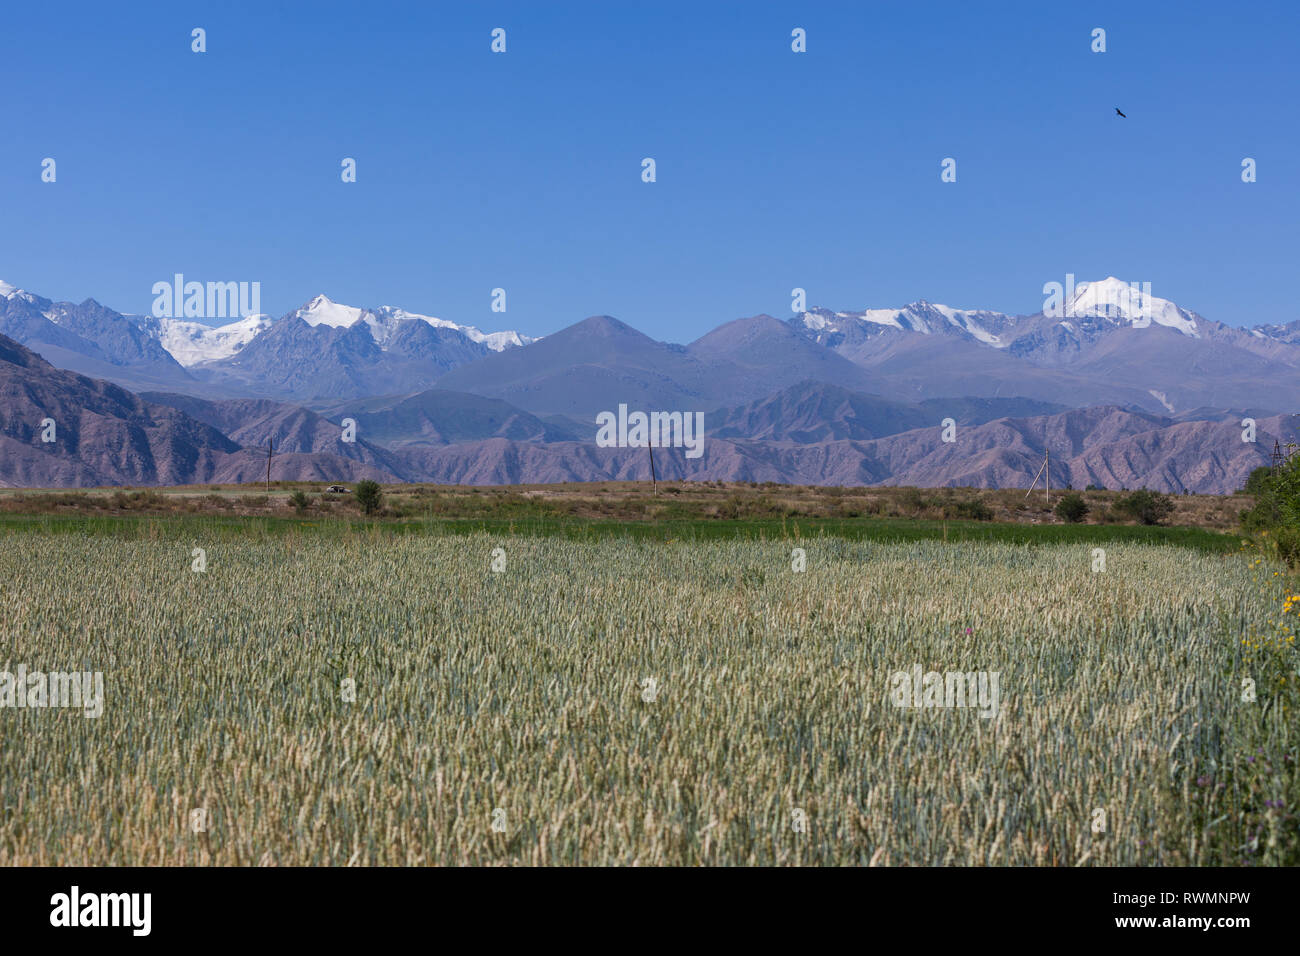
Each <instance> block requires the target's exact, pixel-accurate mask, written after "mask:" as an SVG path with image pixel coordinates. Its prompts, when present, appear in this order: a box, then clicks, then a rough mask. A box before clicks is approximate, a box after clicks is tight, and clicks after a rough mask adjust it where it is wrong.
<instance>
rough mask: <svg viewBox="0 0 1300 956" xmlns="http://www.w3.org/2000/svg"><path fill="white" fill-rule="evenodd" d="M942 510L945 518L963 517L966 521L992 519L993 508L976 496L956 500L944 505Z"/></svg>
mask: <svg viewBox="0 0 1300 956" xmlns="http://www.w3.org/2000/svg"><path fill="white" fill-rule="evenodd" d="M943 512H944V517H945V518H949V517H951V518H965V519H967V520H968V521H992V520H993V509H992V508H990V507H989V506H988V505H986V504H985V503H984V502H982V501H980V500H979V499H978V498H976V499H974V500H972V501H957V502H954V503H953V504H951V505H945V506H944V509H943Z"/></svg>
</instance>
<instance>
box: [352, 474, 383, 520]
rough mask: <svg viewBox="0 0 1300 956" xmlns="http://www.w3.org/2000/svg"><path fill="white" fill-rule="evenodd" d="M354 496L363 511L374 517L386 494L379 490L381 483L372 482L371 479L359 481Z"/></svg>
mask: <svg viewBox="0 0 1300 956" xmlns="http://www.w3.org/2000/svg"><path fill="white" fill-rule="evenodd" d="M353 494H355V495H356V497H357V504H359V505H360V506H361V510H362V511H363V512H365V513H366V514H368V515H372V514H374V513H375V512H376V511H378V510H379V504H380V502H381V501H383V498H384V493H383V492H382V491H381V490H380V488H379V482H377V481H371V480H370V479H369V478H363V479H362V480H361V481H358V482H357V487H356V489H355V490H354V491H353Z"/></svg>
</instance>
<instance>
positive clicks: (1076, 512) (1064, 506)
mask: <svg viewBox="0 0 1300 956" xmlns="http://www.w3.org/2000/svg"><path fill="white" fill-rule="evenodd" d="M1089 510H1090V509H1089V508H1088V502H1086V501H1084V500H1083V496H1082V495H1076V494H1068V495H1066V496H1065V497H1064V498H1062V499H1061V500H1060V501H1058V502H1057V503H1056V516H1057V517H1058V518H1060V519H1061V520H1063V521H1068V522H1070V524H1078V523H1079V522H1080V521H1082V520H1083V519H1084V518H1086V517H1087V516H1088V511H1089Z"/></svg>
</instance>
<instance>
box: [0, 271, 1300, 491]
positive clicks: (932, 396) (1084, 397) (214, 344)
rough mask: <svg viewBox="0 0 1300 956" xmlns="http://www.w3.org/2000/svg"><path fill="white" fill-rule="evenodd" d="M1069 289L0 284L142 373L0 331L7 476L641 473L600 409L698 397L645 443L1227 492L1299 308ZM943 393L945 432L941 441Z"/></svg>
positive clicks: (778, 475) (11, 308) (1273, 423)
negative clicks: (639, 290) (600, 310)
mask: <svg viewBox="0 0 1300 956" xmlns="http://www.w3.org/2000/svg"><path fill="white" fill-rule="evenodd" d="M1059 306H1060V308H1059V310H1053V314H1045V313H1038V314H1036V315H1020V316H1015V315H1007V314H1003V313H998V312H991V311H981V310H961V309H953V308H949V307H948V306H944V305H938V304H934V303H930V302H926V301H924V300H921V301H918V302H915V303H913V304H911V305H909V306H906V307H904V308H902V309H868V310H864V311H861V312H830V311H828V310H824V309H814V310H811V311H809V312H806V313H803V314H801V315H798V316H795V317H794V318H793V319H791V320H788V321H785V322H782V321H779V320H777V319H774V318H772V317H771V316H767V315H759V316H754V317H751V318H745V319H737V320H734V321H731V322H727V323H724V324H723V325H720V326H719V327H717V328H716V329H713V330H712V331H710V332H708V333H707V334H705V335H703V336H701V337H700V338H698V339H696V340H695V341H694V342H692V343H691V344H690V345H685V346H684V345H675V344H671V343H665V342H657V341H655V340H654V339H651V338H650V337H648V336H646V335H644V334H642V333H641V332H638V331H637V330H636V329H633V328H631V327H630V326H628V325H626V324H624V323H623V322H620V321H619V320H617V319H614V318H611V317H609V316H594V317H592V318H589V319H585V320H583V321H581V322H578V323H576V324H574V325H571V326H569V327H567V328H565V329H562V330H561V331H559V332H557V333H555V334H554V335H550V336H547V337H545V338H542V339H539V340H532V339H529V338H527V337H525V336H520V335H518V334H516V333H512V332H501V333H483V332H480V331H479V330H477V329H474V328H471V327H468V326H459V325H455V324H454V323H451V322H447V321H445V320H442V319H434V318H430V317H427V316H420V315H416V314H414V313H409V312H405V311H403V310H401V309H396V308H392V307H384V308H380V309H359V308H354V307H351V306H344V305H340V304H338V303H335V302H332V301H330V300H329V299H327V298H325V297H324V296H317V297H315V298H313V299H312V300H310V301H309V302H307V303H306V304H305V305H304V306H303V307H302V308H300V309H297V310H295V311H294V312H291V313H289V314H288V315H286V316H284V317H283V318H281V319H278V320H271V319H269V318H267V317H266V316H251V317H249V318H247V319H241V320H238V321H235V322H232V323H230V324H228V325H226V326H223V327H220V328H216V329H211V328H206V327H202V326H199V324H198V323H193V322H182V321H176V320H169V319H152V318H148V317H139V316H134V317H133V316H123V315H121V314H119V313H117V312H114V311H112V310H111V309H107V308H105V307H104V306H101V305H99V304H98V303H96V302H94V301H93V300H87V301H86V302H83V303H81V304H80V305H73V304H71V303H57V302H52V301H50V300H48V299H42V298H40V297H38V296H34V295H31V294H29V293H26V292H22V291H21V290H18V289H15V288H14V287H13V286H10V285H6V284H3V283H0V332H3V333H4V334H8V335H10V336H11V337H13V338H15V339H17V340H18V341H20V342H22V343H25V344H28V345H29V346H30V347H32V348H34V349H37V350H39V351H40V352H42V353H43V356H44V358H45V359H49V360H50V361H51V362H52V363H53V364H54V365H58V366H66V367H67V368H70V369H72V370H74V371H81V372H83V373H84V374H88V375H92V376H94V377H95V378H102V379H107V380H110V381H113V382H116V383H119V384H126V385H128V386H129V387H131V388H133V389H136V390H139V391H143V392H145V393H146V394H145V396H144V399H141V398H138V397H136V396H134V395H131V394H130V393H129V392H126V391H124V390H123V389H121V388H115V387H114V386H110V385H108V384H107V382H105V381H92V380H91V379H87V378H80V377H78V376H75V375H70V373H68V372H61V371H59V370H58V369H57V368H54V367H52V366H51V365H50V364H46V362H45V361H43V360H42V359H41V358H38V357H36V356H34V355H32V354H31V353H30V352H28V351H26V350H25V349H22V348H20V347H19V346H18V345H17V344H16V343H13V342H9V343H8V346H7V348H8V351H7V352H6V355H7V356H8V359H7V364H5V366H4V369H3V371H4V376H5V380H6V381H7V382H8V387H9V388H10V390H11V392H12V394H13V396H14V400H13V402H12V408H10V409H8V410H7V411H8V417H7V418H6V419H5V431H4V434H5V435H6V436H8V437H7V440H8V441H9V442H11V443H12V442H14V441H17V442H18V443H19V445H21V448H17V447H12V448H11V449H10V451H11V455H10V457H9V459H7V460H6V463H4V464H2V465H0V480H3V481H8V482H14V483H20V484H25V483H35V484H42V483H48V484H71V485H80V484H87V483H92V484H93V483H100V484H104V483H107V484H113V483H123V482H137V483H155V482H156V483H170V482H178V481H200V482H202V481H215V480H219V479H220V478H221V477H222V476H232V475H233V476H237V477H240V476H247V477H248V478H249V479H250V480H253V479H257V478H259V477H262V476H264V474H265V472H264V468H265V449H266V445H267V443H268V442H271V443H273V444H274V447H275V449H276V455H275V458H274V462H273V471H274V475H275V476H278V477H282V478H294V477H320V478H322V479H335V480H353V479H354V478H355V477H357V476H359V475H362V474H366V475H371V476H374V477H378V478H383V479H386V480H407V481H423V480H435V481H475V482H493V481H546V480H557V481H558V480H566V481H571V480H588V479H608V478H617V477H636V476H637V475H639V474H640V473H639V471H638V469H641V468H643V466H644V467H648V456H643V455H641V454H640V450H638V449H605V448H597V447H596V446H595V443H594V438H595V416H596V414H597V413H599V412H603V411H615V410H616V409H617V408H618V406H620V405H627V406H628V407H629V409H632V410H638V409H639V410H643V411H682V412H697V411H698V412H703V413H705V434H706V453H705V456H704V457H703V458H701V459H693V460H687V459H685V458H684V457H683V455H682V454H681V453H680V451H674V450H671V449H663V450H660V451H659V452H657V453H656V462H658V463H661V464H662V466H663V468H664V469H665V472H664V473H665V474H666V475H668V476H670V477H671V476H690V477H704V478H723V479H731V480H737V479H740V480H761V481H778V482H799V483H814V484H880V483H888V484H898V483H908V484H919V485H950V484H970V485H978V486H989V487H992V486H1007V485H1015V484H1018V483H1027V482H1028V480H1029V478H1030V477H1031V476H1032V474H1033V472H1034V471H1036V470H1037V468H1038V465H1039V463H1040V462H1041V460H1042V454H1043V451H1044V449H1050V451H1051V454H1052V477H1053V481H1054V483H1060V484H1065V483H1067V482H1069V483H1073V484H1074V485H1076V486H1079V487H1081V486H1083V485H1085V484H1088V483H1090V482H1091V483H1096V484H1101V485H1108V486H1112V487H1115V486H1121V485H1127V486H1130V487H1134V486H1137V485H1141V484H1144V483H1145V484H1150V485H1152V486H1153V487H1159V488H1163V489H1165V490H1173V491H1181V490H1183V489H1184V488H1189V489H1192V490H1197V491H1231V490H1233V489H1235V488H1237V487H1239V486H1240V484H1241V483H1242V482H1243V481H1244V480H1245V477H1246V475H1247V474H1248V473H1249V471H1250V469H1251V468H1252V467H1255V466H1256V465H1258V464H1262V463H1266V462H1267V453H1268V451H1269V450H1270V449H1271V447H1272V440H1273V438H1274V437H1279V438H1281V439H1282V440H1283V441H1285V440H1287V439H1294V438H1295V437H1296V435H1295V434H1294V429H1293V428H1292V424H1293V421H1294V420H1293V419H1291V418H1289V417H1282V416H1281V414H1280V413H1282V412H1290V411H1291V410H1293V409H1296V408H1297V407H1300V322H1292V323H1290V324H1285V325H1276V324H1275V325H1260V326H1256V327H1254V328H1251V329H1239V328H1233V327H1230V326H1227V325H1223V324H1221V323H1218V322H1212V321H1210V320H1207V319H1205V318H1203V317H1202V316H1199V315H1197V314H1196V313H1194V312H1191V311H1189V310H1187V309H1184V308H1182V307H1180V306H1177V305H1175V304H1174V303H1172V302H1169V301H1167V300H1164V299H1160V298H1157V297H1155V296H1150V295H1147V294H1145V293H1144V292H1137V291H1135V290H1134V289H1133V288H1132V287H1130V286H1128V285H1126V284H1125V283H1122V282H1120V281H1119V280H1117V279H1113V278H1111V279H1106V280H1103V281H1102V282H1095V283H1080V284H1079V285H1078V286H1077V287H1076V288H1073V289H1072V290H1069V291H1068V292H1067V293H1066V294H1065V295H1063V296H1062V301H1061V302H1060V303H1059ZM1057 312H1059V316H1058V314H1056V313H1057ZM6 341H7V340H6ZM169 347H170V348H171V349H173V350H174V353H173V352H169V351H168V348H169ZM177 356H180V357H182V358H183V359H184V363H185V364H184V365H182V364H181V362H180V361H178V360H177ZM200 396H201V397H200ZM304 403H309V404H311V405H312V406H314V408H315V409H316V410H315V411H313V410H311V409H309V408H306V407H303V404H304ZM46 406H48V407H50V408H52V409H54V410H55V412H57V414H50V415H46V414H39V415H38V414H37V413H38V411H39V409H40V408H44V407H46ZM33 416H35V417H33ZM44 417H53V418H55V419H56V421H58V422H59V428H60V429H62V428H63V421H65V420H66V421H69V422H73V423H75V424H74V425H73V426H72V428H71V430H70V431H68V432H67V435H66V437H67V442H68V443H67V444H64V445H60V446H58V447H54V448H50V447H36V446H34V445H33V444H32V442H31V441H30V436H31V434H32V428H34V427H35V423H39V421H40V419H41V418H44ZM1246 417H1249V418H1253V419H1255V420H1256V421H1257V427H1258V429H1259V440H1258V442H1257V443H1255V444H1249V443H1243V442H1241V440H1240V434H1241V427H1242V426H1241V419H1242V418H1246ZM345 418H350V419H352V420H354V421H355V422H356V423H357V435H356V438H357V440H356V441H355V442H344V441H343V440H342V430H341V425H342V422H343V420H344V419H345ZM946 418H952V419H953V420H954V421H955V422H956V423H957V425H958V436H959V437H958V440H957V441H956V442H953V443H943V442H940V441H939V440H938V435H939V429H940V423H941V422H942V421H943V420H944V419H946ZM60 435H61V436H63V435H64V433H63V431H62V430H61V431H60ZM61 441H62V437H61ZM643 457H644V458H645V462H644V463H643V462H642V458H643ZM259 462H260V466H259V464H258V463H259Z"/></svg>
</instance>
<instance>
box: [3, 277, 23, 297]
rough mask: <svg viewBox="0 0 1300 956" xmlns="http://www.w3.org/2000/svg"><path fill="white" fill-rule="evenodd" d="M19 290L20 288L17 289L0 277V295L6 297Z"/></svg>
mask: <svg viewBox="0 0 1300 956" xmlns="http://www.w3.org/2000/svg"><path fill="white" fill-rule="evenodd" d="M21 291H22V289H19V288H18V287H17V286H12V285H10V284H9V283H8V282H5V280H4V279H0V297H4V298H6V299H7V298H9V297H10V296H11V295H13V294H14V293H15V292H21Z"/></svg>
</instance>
